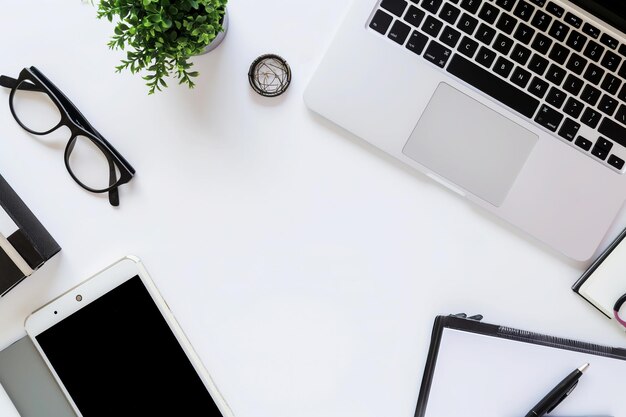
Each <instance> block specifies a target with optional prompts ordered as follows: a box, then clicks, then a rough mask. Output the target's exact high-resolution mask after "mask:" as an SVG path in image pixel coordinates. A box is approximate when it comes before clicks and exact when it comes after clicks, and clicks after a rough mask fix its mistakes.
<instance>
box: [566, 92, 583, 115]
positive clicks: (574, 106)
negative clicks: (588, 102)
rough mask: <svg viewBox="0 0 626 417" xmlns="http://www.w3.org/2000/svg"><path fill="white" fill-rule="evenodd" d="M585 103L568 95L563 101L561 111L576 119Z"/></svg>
mask: <svg viewBox="0 0 626 417" xmlns="http://www.w3.org/2000/svg"><path fill="white" fill-rule="evenodd" d="M584 107H585V105H584V104H583V103H581V102H580V101H578V100H576V99H575V98H573V97H570V98H569V99H568V100H567V103H565V107H563V111H564V112H565V113H567V114H568V115H570V116H572V117H573V118H574V119H578V116H580V113H582V112H583V108H584Z"/></svg>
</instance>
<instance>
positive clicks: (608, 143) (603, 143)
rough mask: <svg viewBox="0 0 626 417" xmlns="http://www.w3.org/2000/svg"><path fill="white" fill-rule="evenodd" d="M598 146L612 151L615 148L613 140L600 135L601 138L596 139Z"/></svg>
mask: <svg viewBox="0 0 626 417" xmlns="http://www.w3.org/2000/svg"><path fill="white" fill-rule="evenodd" d="M596 146H597V147H598V148H600V149H604V150H605V151H610V150H611V149H612V148H613V142H611V141H610V140H608V139H606V138H603V137H602V136H600V138H599V139H598V140H597V141H596Z"/></svg>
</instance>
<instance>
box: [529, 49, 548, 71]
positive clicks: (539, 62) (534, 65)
mask: <svg viewBox="0 0 626 417" xmlns="http://www.w3.org/2000/svg"><path fill="white" fill-rule="evenodd" d="M548 65H550V62H549V61H548V60H547V59H545V58H544V57H541V56H539V55H537V54H535V55H533V57H532V59H531V60H530V63H529V64H528V69H529V70H531V71H532V72H534V73H535V74H537V75H543V73H544V72H546V70H547V69H548Z"/></svg>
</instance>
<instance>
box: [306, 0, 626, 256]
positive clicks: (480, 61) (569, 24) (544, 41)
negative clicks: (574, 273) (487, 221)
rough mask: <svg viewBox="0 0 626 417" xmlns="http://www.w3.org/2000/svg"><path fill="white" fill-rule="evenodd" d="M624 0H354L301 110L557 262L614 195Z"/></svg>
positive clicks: (578, 244) (619, 182) (624, 133)
mask: <svg viewBox="0 0 626 417" xmlns="http://www.w3.org/2000/svg"><path fill="white" fill-rule="evenodd" d="M625 60H626V2H624V0H572V1H565V0H553V1H549V0H382V1H381V0H378V1H375V0H355V2H354V4H353V5H352V7H351V9H350V11H349V12H348V14H347V16H346V18H345V21H344V22H343V24H342V26H341V27H340V29H339V31H338V33H337V35H336V36H335V38H334V40H333V42H332V44H331V46H330V48H329V50H328V52H327V53H326V55H325V57H324V59H323V60H322V62H321V64H320V66H319V68H318V69H317V71H316V73H315V75H314V76H313V78H312V80H311V81H310V84H309V86H308V87H307V90H306V92H305V101H306V103H307V106H308V107H309V108H310V109H312V110H313V111H315V112H317V113H319V114H321V115H322V116H324V117H326V118H328V119H330V120H332V121H333V122H335V123H337V124H338V125H340V126H342V127H343V128H345V129H347V130H348V131H350V132H352V133H354V134H356V135H357V136H360V137H361V138H363V139H365V140H366V141H367V142H369V143H371V144H372V145H374V146H376V147H378V148H380V149H382V150H383V151H385V152H387V153H389V154H390V155H393V156H394V157H396V158H398V159H399V160H401V161H402V162H404V163H406V164H408V165H410V166H412V167H414V168H416V169H418V170H420V171H422V172H424V173H425V174H426V175H428V176H430V177H432V178H433V179H435V180H436V181H438V182H440V183H442V184H443V185H445V186H447V187H449V188H450V189H452V190H454V191H455V192H458V193H459V194H461V195H463V196H465V197H466V198H467V199H469V200H471V201H473V202H474V203H476V204H478V205H479V206H481V207H483V208H485V209H487V210H488V211H490V212H493V213H494V214H496V215H498V216H500V217H502V218H503V219H505V220H507V221H508V222H510V223H512V224H513V225H515V226H517V227H519V228H520V229H522V230H524V231H526V232H528V233H529V234H531V235H532V236H534V237H536V238H537V239H539V240H541V241H543V242H545V243H546V244H547V245H550V246H551V247H553V248H555V249H557V250H559V251H561V252H562V253H564V254H565V255H567V256H569V257H571V258H574V259H577V260H587V259H589V258H590V257H591V256H593V254H594V252H595V251H596V249H597V247H598V245H599V244H600V243H601V241H602V239H603V237H604V236H605V234H606V232H607V230H608V229H609V227H610V226H611V224H612V222H613V221H614V219H615V217H616V215H617V213H618V212H619V210H620V209H621V207H622V205H623V203H624V200H625V199H626V176H624V171H625V170H626V167H625V162H624V161H626V86H625V81H626V63H624V61H625Z"/></svg>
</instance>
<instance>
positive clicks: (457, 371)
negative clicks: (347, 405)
mask: <svg viewBox="0 0 626 417" xmlns="http://www.w3.org/2000/svg"><path fill="white" fill-rule="evenodd" d="M584 363H590V364H591V366H590V367H589V369H588V370H587V371H586V372H585V374H584V375H583V376H582V378H581V379H580V382H579V385H578V387H577V388H576V389H575V390H574V392H573V393H572V394H571V395H570V396H569V397H568V398H566V399H565V401H564V402H563V403H562V404H561V405H560V406H559V407H557V409H556V410H554V412H553V413H552V414H550V415H551V416H552V415H554V416H604V415H606V416H615V417H623V416H626V361H621V360H616V359H610V358H605V357H601V356H594V355H588V354H583V353H577V352H571V351H566V350H562V349H555V348H549V347H544V346H538V345H534V344H528V343H522V342H516V341H510V340H506V339H501V338H497V337H490V336H483V335H478V334H475V333H468V332H462V331H458V330H451V329H445V330H444V334H443V338H442V341H441V347H440V349H439V356H438V359H437V365H436V368H435V373H434V378H433V382H432V387H431V393H430V397H429V401H428V406H427V409H426V417H523V416H525V415H526V413H527V412H528V411H529V410H530V409H531V407H533V406H534V405H535V404H536V403H537V402H538V401H539V400H540V399H541V398H543V396H544V395H546V394H547V393H548V392H549V391H550V390H551V389H552V388H554V387H555V386H556V385H557V384H558V383H559V382H560V381H561V380H562V379H563V378H565V377H566V376H567V375H568V374H569V373H570V372H572V371H573V370H574V369H576V368H578V367H580V366H581V365H583V364H584Z"/></svg>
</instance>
